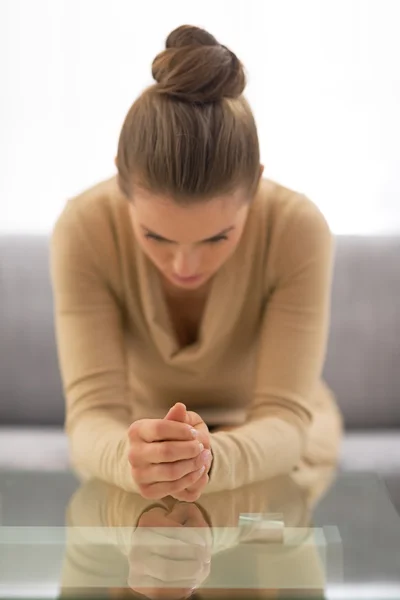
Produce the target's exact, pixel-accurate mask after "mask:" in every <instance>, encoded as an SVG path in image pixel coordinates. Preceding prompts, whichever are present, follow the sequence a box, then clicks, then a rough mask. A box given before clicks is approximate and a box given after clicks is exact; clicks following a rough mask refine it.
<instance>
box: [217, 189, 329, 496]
mask: <svg viewBox="0 0 400 600" xmlns="http://www.w3.org/2000/svg"><path fill="white" fill-rule="evenodd" d="M294 212H295V214H294V215H293V214H291V215H289V217H288V221H287V223H286V225H285V227H284V228H283V232H282V235H281V239H280V241H279V243H278V245H277V247H276V259H275V260H276V265H277V266H276V282H275V285H274V288H273V290H272V293H271V295H270V297H269V299H268V302H267V305H266V307H265V312H264V315H263V320H262V325H261V332H260V346H259V356H258V369H257V375H256V382H255V391H254V398H253V403H252V405H251V406H250V409H249V412H248V416H247V420H246V423H245V424H244V425H242V426H239V427H236V428H234V429H231V430H229V431H217V432H215V433H213V434H212V435H211V446H212V451H213V455H214V460H213V465H212V468H211V474H210V482H209V484H208V486H207V488H206V492H207V493H209V492H214V491H220V490H223V489H233V488H234V487H239V486H242V485H246V484H248V483H252V482H255V481H260V480H262V479H265V478H270V477H274V476H276V475H280V474H283V473H289V472H291V471H292V470H293V469H294V467H295V466H296V465H297V464H298V462H299V461H300V458H301V455H302V453H303V450H304V445H305V440H306V435H307V429H308V427H309V425H310V423H311V420H312V408H313V407H312V404H311V399H312V394H313V389H314V387H315V386H316V384H317V382H318V380H319V378H320V376H321V372H322V368H323V363H324V360H325V353H326V347H327V340H328V331H329V313H330V291H331V279H332V270H333V269H332V266H333V260H332V255H333V236H332V233H331V231H330V229H329V226H328V223H327V221H326V220H325V218H324V216H323V215H322V213H321V212H320V211H319V209H318V208H317V207H316V206H315V205H314V204H313V203H311V202H310V201H308V200H307V202H305V203H303V204H302V205H301V207H300V208H297V207H295V209H294Z"/></svg>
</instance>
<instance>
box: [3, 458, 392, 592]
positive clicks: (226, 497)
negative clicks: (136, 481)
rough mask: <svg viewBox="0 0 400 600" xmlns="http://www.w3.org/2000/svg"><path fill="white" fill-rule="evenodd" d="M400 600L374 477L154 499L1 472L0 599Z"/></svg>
mask: <svg viewBox="0 0 400 600" xmlns="http://www.w3.org/2000/svg"><path fill="white" fill-rule="evenodd" d="M189 596H192V597H193V598H198V599H200V598H270V597H274V598H275V597H279V598H282V597H288V598H289V597H302V598H304V597H318V598H320V597H324V598H351V599H352V598H357V599H361V598H374V599H376V600H378V599H384V598H393V599H394V598H396V599H399V598H400V518H399V516H398V514H397V512H396V510H395V508H394V506H393V504H392V502H391V500H390V497H389V494H388V492H387V489H386V486H385V484H384V482H383V481H382V480H381V479H380V478H379V477H378V476H377V475H375V474H365V473H347V474H337V473H335V472H334V471H332V470H325V471H320V472H318V473H312V472H309V473H307V475H306V476H305V475H304V473H300V474H295V475H294V476H293V477H279V478H275V479H273V480H269V481H262V482H259V483H256V484H253V485H251V486H247V487H245V488H241V489H237V490H231V491H228V492H224V493H218V494H205V495H204V496H202V497H201V498H200V500H199V501H197V502H196V503H181V502H176V501H175V500H173V499H172V498H165V499H163V500H160V501H152V500H146V499H144V498H142V497H140V496H139V495H136V494H130V493H127V492H124V491H122V490H119V489H117V488H114V487H113V486H110V485H108V484H105V483H103V482H101V481H98V480H89V481H84V482H83V481H79V480H78V479H77V478H76V476H75V475H74V474H73V473H72V472H33V471H30V472H22V471H19V472H7V471H0V598H37V599H39V598H61V597H75V598H76V597H85V598H96V597H102V598H120V597H124V598H125V597H129V598H135V597H137V598H154V599H158V598H165V599H175V598H176V599H178V598H188V597H189Z"/></svg>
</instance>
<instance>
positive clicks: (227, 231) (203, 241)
mask: <svg viewBox="0 0 400 600" xmlns="http://www.w3.org/2000/svg"><path fill="white" fill-rule="evenodd" d="M140 227H141V228H142V229H143V230H144V231H146V233H150V234H151V235H154V236H156V237H158V238H160V239H161V240H164V242H169V243H170V244H178V243H179V242H175V241H174V240H169V239H167V238H165V237H163V236H162V235H159V234H158V233H156V232H155V231H151V229H147V227H145V226H144V225H142V224H141V225H140ZM234 229H235V225H232V226H231V227H227V229H223V230H222V231H220V232H219V233H216V234H215V235H213V236H211V237H209V238H207V239H205V240H200V242H195V243H196V244H203V243H205V242H210V241H211V240H214V239H215V238H218V237H220V236H221V235H226V234H227V233H229V232H230V231H233V230H234Z"/></svg>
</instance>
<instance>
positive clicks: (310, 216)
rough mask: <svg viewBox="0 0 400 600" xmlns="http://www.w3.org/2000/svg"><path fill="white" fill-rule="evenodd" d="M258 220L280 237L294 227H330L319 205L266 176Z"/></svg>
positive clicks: (258, 198) (257, 203)
mask: <svg viewBox="0 0 400 600" xmlns="http://www.w3.org/2000/svg"><path fill="white" fill-rule="evenodd" d="M254 209H255V211H254V212H255V213H256V214H257V219H258V220H261V221H262V222H263V224H264V225H265V226H266V227H268V231H269V232H270V233H271V234H274V236H275V237H280V236H281V235H282V234H283V232H284V231H285V230H287V229H288V228H291V227H299V228H300V229H302V228H305V229H307V230H309V231H310V230H311V231H312V230H314V229H316V230H319V229H322V230H325V231H327V230H329V232H330V227H329V224H328V222H327V219H326V217H325V216H324V214H323V213H322V211H321V209H320V208H319V207H318V205H317V204H316V203H315V202H313V201H312V200H311V199H310V198H309V197H308V196H306V195H305V194H303V193H301V192H298V191H295V190H293V189H291V188H288V187H285V186H283V185H281V184H280V183H277V182H276V181H273V180H271V179H263V180H262V182H261V185H260V188H259V191H258V194H257V196H256V198H255V202H254Z"/></svg>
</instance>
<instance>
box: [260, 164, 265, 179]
mask: <svg viewBox="0 0 400 600" xmlns="http://www.w3.org/2000/svg"><path fill="white" fill-rule="evenodd" d="M263 173H264V165H260V179H261V177H262V176H263Z"/></svg>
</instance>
